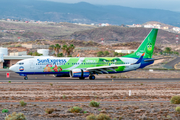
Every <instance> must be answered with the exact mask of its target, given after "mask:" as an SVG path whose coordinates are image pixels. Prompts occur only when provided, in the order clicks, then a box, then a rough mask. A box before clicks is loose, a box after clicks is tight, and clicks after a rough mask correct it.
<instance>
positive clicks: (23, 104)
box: [19, 100, 27, 106]
mask: <svg viewBox="0 0 180 120" xmlns="http://www.w3.org/2000/svg"><path fill="white" fill-rule="evenodd" d="M19 103H20V105H21V106H26V105H27V103H25V102H24V101H23V100H21V101H20V102H19Z"/></svg>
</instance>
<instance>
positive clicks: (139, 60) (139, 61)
mask: <svg viewBox="0 0 180 120" xmlns="http://www.w3.org/2000/svg"><path fill="white" fill-rule="evenodd" d="M144 55H145V53H143V54H142V55H141V57H140V58H139V59H138V61H137V62H136V63H133V64H139V63H141V61H142V59H143V57H144ZM133 64H132V65H133Z"/></svg>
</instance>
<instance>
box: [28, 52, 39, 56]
mask: <svg viewBox="0 0 180 120" xmlns="http://www.w3.org/2000/svg"><path fill="white" fill-rule="evenodd" d="M28 55H32V56H42V54H39V53H38V52H34V53H33V52H29V53H28Z"/></svg>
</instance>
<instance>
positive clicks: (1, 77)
mask: <svg viewBox="0 0 180 120" xmlns="http://www.w3.org/2000/svg"><path fill="white" fill-rule="evenodd" d="M6 73H7V72H6V71H0V82H9V81H11V82H111V81H112V79H106V78H103V79H100V78H99V79H96V80H89V78H86V79H85V80H79V78H69V77H66V78H62V77H53V76H52V75H29V76H28V80H24V77H23V76H19V75H18V74H16V73H14V72H9V73H10V77H9V78H6ZM122 81H134V82H135V81H141V82H177V81H180V78H176V79H169V78H167V79H146V78H145V79H139V78H138V79H114V82H122Z"/></svg>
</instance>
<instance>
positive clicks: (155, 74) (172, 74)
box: [96, 69, 180, 79]
mask: <svg viewBox="0 0 180 120" xmlns="http://www.w3.org/2000/svg"><path fill="white" fill-rule="evenodd" d="M96 78H114V79H116V78H127V79H129V78H130V79H134V78H138V79H142V78H143V79H153V78H154V79H156V78H159V79H161V78H162V79H171V78H180V71H171V70H153V71H151V69H150V71H149V70H136V71H130V72H125V73H120V74H107V75H100V74H99V75H98V76H96Z"/></svg>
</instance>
